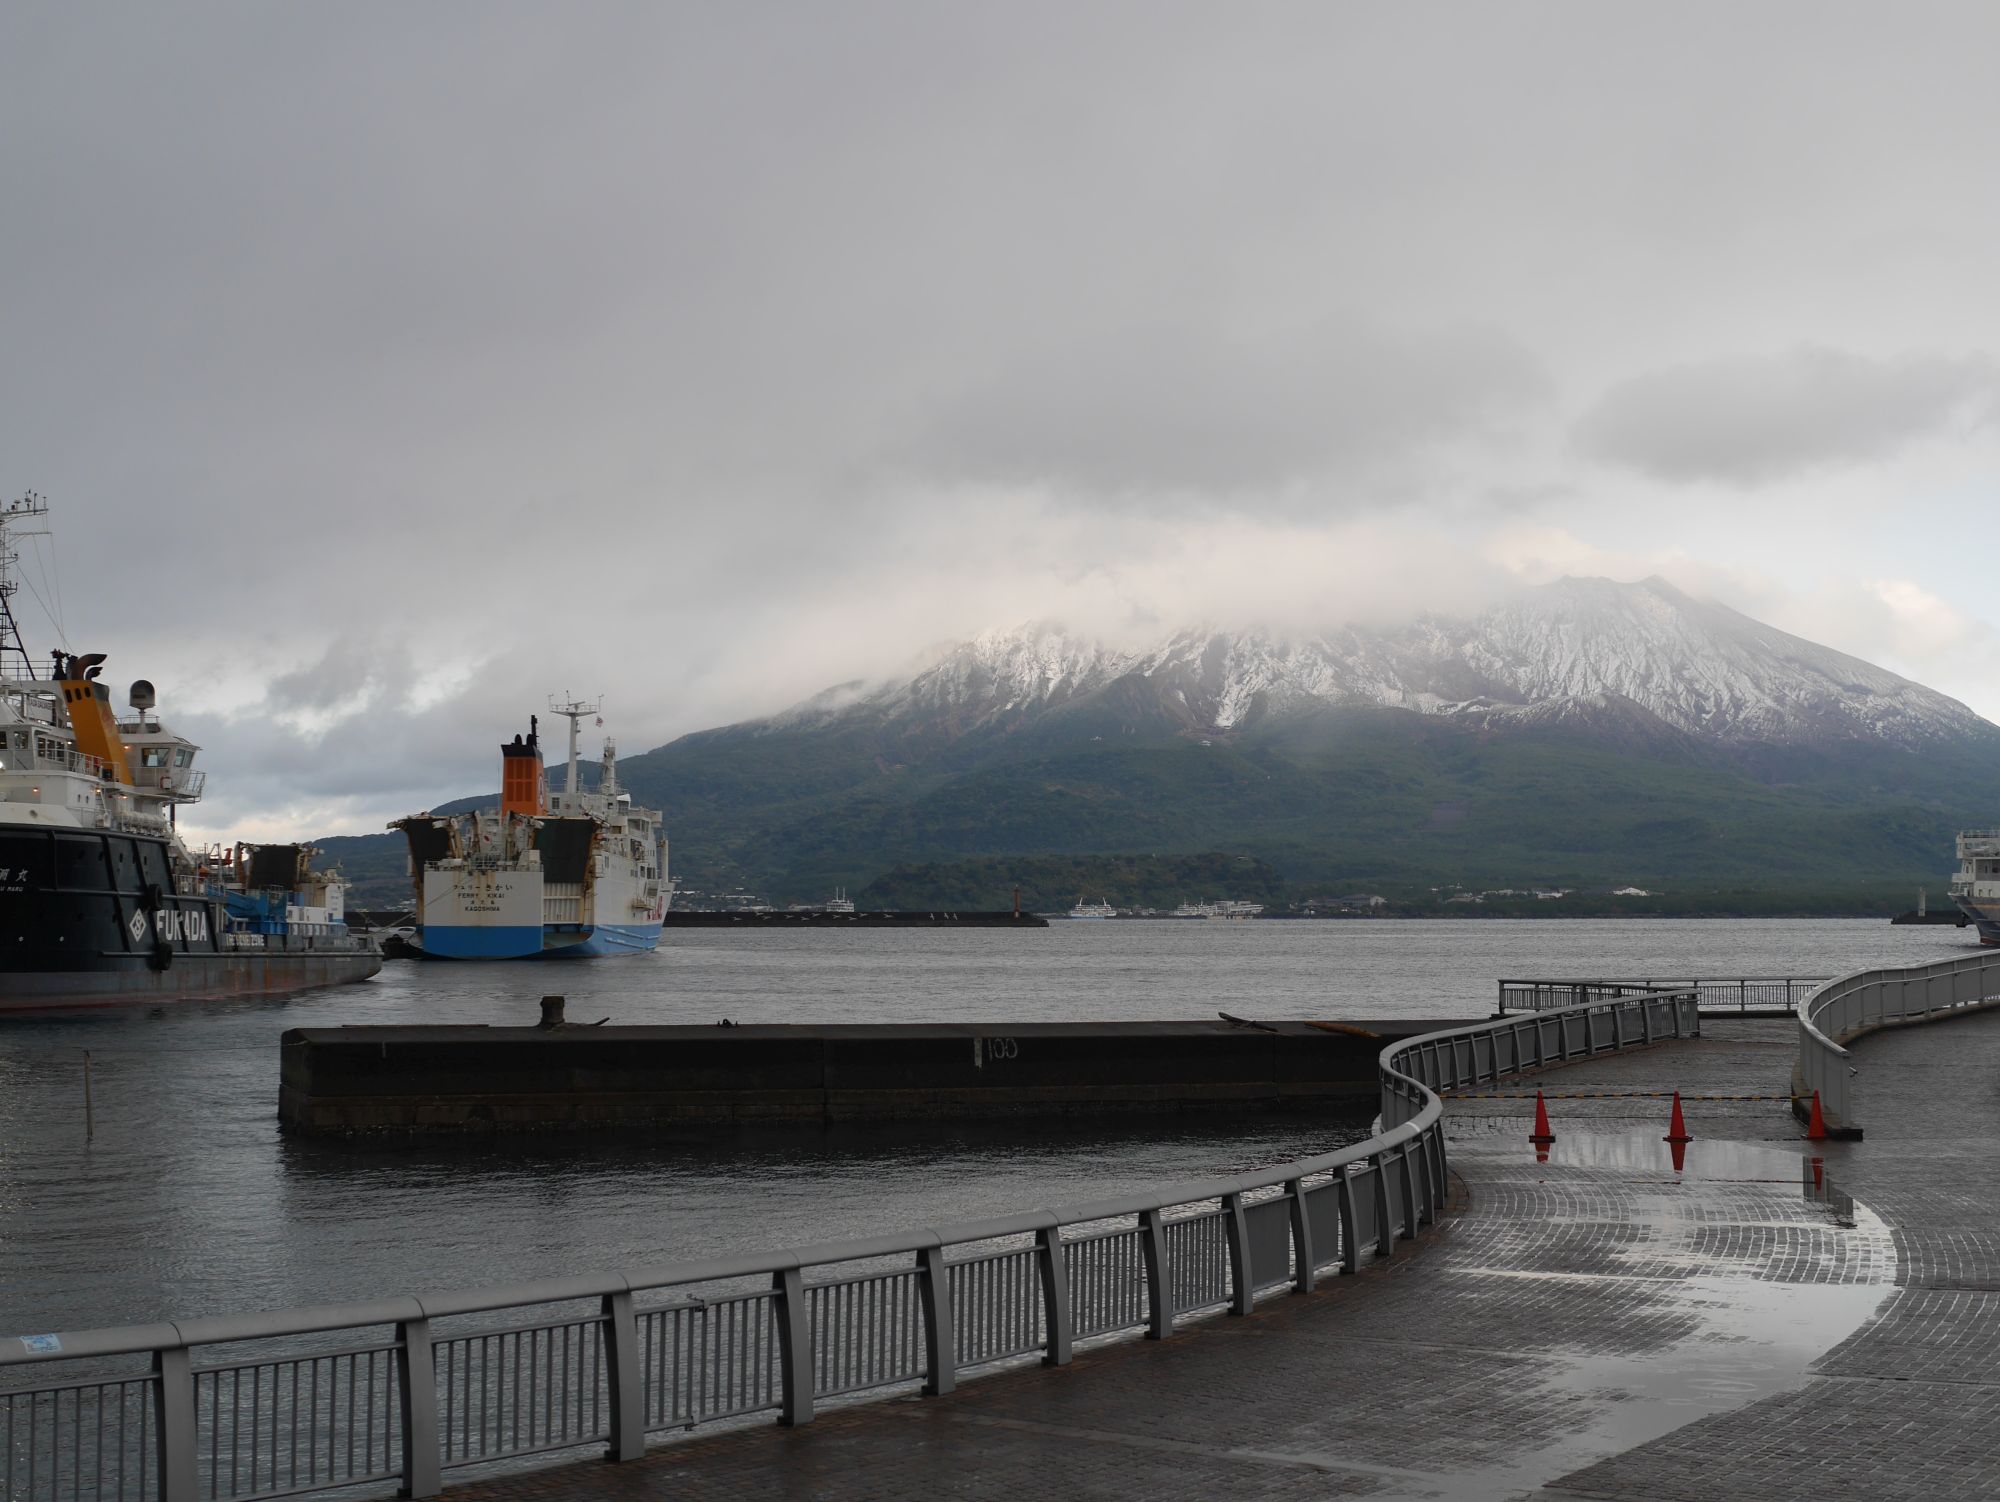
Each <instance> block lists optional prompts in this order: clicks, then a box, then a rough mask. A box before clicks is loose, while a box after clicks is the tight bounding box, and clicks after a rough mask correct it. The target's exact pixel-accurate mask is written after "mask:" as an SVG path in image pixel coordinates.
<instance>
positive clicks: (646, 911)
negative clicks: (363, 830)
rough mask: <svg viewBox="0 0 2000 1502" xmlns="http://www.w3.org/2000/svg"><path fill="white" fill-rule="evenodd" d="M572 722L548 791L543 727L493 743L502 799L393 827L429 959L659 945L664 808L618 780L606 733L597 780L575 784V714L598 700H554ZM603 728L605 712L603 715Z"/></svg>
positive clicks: (668, 888)
mask: <svg viewBox="0 0 2000 1502" xmlns="http://www.w3.org/2000/svg"><path fill="white" fill-rule="evenodd" d="M550 708H551V710H552V711H553V712H554V713H556V714H559V715H563V716H565V717H566V718H567V719H568V720H569V765H568V769H567V774H566V776H565V778H564V780H563V790H562V791H561V792H560V793H551V792H550V791H549V786H548V773H547V770H546V768H545V767H544V765H543V762H542V747H541V734H540V723H539V721H538V720H537V719H536V717H534V716H532V715H531V716H529V719H528V733H527V734H526V735H525V736H521V735H517V736H515V737H514V739H513V740H512V741H510V742H507V743H506V744H503V745H502V746H501V747H500V806H499V808H498V809H487V810H481V811H478V812H474V813H464V814H428V813H424V814H414V815H412V816H411V817H409V818H407V819H398V820H397V821H396V822H395V823H393V824H391V825H390V826H389V827H390V828H391V829H400V830H401V831H402V832H403V835H404V837H405V838H406V839H407V840H408V841H409V846H410V877H411V886H412V891H413V895H414V897H415V899H416V919H417V922H416V934H415V936H414V938H412V939H411V940H410V945H411V948H413V949H414V950H416V951H418V952H419V953H421V954H423V955H425V956H427V957H429V958H433V959H453V960H524V959H583V958H588V957H591V956H596V955H609V954H641V953H646V952H649V951H651V950H653V949H655V948H657V947H658V945H659V942H660V929H661V926H662V924H663V923H664V922H665V920H666V914H667V904H668V903H669V902H671V901H672V900H673V884H672V882H670V881H669V880H668V878H667V835H666V826H665V824H664V822H663V821H662V819H661V817H660V813H659V810H657V809H651V808H636V807H634V806H633V803H632V795H631V794H630V793H628V792H626V791H625V790H624V789H623V788H621V787H620V786H619V785H618V751H617V746H616V744H615V743H614V742H613V741H612V740H611V738H610V737H609V736H606V737H605V740H604V752H603V758H602V760H601V761H600V762H599V764H598V772H597V786H596V787H595V788H593V789H591V790H590V791H588V792H586V791H584V790H583V789H581V788H579V787H578V786H577V722H578V721H579V720H581V719H582V718H583V717H584V716H585V715H595V714H596V713H597V710H598V706H597V705H596V704H594V703H593V704H585V703H582V702H581V701H576V700H571V701H569V702H566V703H560V704H558V703H554V702H553V701H552V702H551V704H550ZM598 723H599V724H600V725H601V724H603V723H604V722H603V720H602V719H600V720H598Z"/></svg>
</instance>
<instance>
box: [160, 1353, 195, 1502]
mask: <svg viewBox="0 0 2000 1502" xmlns="http://www.w3.org/2000/svg"><path fill="white" fill-rule="evenodd" d="M153 1440H154V1444H155V1446H156V1447H157V1460H156V1464H157V1466H158V1469H159V1474H160V1502H195V1498H196V1494H197V1492H198V1490H199V1480H198V1477H197V1476H196V1473H195V1463H194V1459H195V1395H194V1363H193V1361H192V1359H191V1358H190V1357H189V1355H188V1349H187V1347H186V1346H169V1347H163V1348H162V1349H160V1350H156V1351H154V1352H153Z"/></svg>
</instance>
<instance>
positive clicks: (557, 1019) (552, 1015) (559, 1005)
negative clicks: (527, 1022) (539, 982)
mask: <svg viewBox="0 0 2000 1502" xmlns="http://www.w3.org/2000/svg"><path fill="white" fill-rule="evenodd" d="M562 1025H563V999H562V998H561V997H560V996H544V997H543V998H542V1020H541V1021H540V1022H537V1023H536V1024H535V1026H536V1027H540V1028H552V1027H561V1026H562Z"/></svg>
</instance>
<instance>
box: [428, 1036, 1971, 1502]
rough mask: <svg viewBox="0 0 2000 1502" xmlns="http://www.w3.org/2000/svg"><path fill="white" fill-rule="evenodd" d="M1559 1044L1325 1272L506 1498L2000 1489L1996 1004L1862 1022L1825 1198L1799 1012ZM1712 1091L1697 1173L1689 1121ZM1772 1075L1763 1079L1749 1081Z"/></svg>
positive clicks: (1859, 1493) (492, 1494) (503, 1493)
mask: <svg viewBox="0 0 2000 1502" xmlns="http://www.w3.org/2000/svg"><path fill="white" fill-rule="evenodd" d="M1705 1029H1706V1030H1707V1033H1708V1036H1707V1037H1706V1038H1704V1039H1703V1040H1701V1041H1698V1042H1690V1043H1686V1044H1671V1045H1664V1046H1662V1047H1659V1048H1655V1049H1652V1050H1648V1051H1645V1052H1643V1053H1638V1054H1628V1055H1620V1056H1607V1057H1604V1058H1600V1059H1596V1060H1591V1061H1587V1062H1584V1063H1579V1064H1575V1065H1571V1066H1569V1067H1567V1068H1563V1069H1559V1070H1549V1071H1546V1072H1545V1073H1544V1074H1543V1075H1541V1076H1540V1077H1539V1081H1538V1082H1539V1083H1541V1084H1542V1085H1543V1086H1544V1087H1545V1088H1546V1090H1547V1091H1548V1093H1549V1095H1550V1097H1551V1098H1550V1100H1549V1103H1548V1104H1549V1109H1550V1113H1551V1117H1552V1121H1553V1125H1554V1128H1555V1132H1556V1141H1555V1143H1554V1145H1553V1147H1552V1148H1551V1150H1550V1152H1549V1154H1548V1158H1547V1161H1545V1162H1538V1161H1537V1160H1536V1156H1535V1153H1534V1150H1533V1149H1532V1148H1531V1147H1530V1146H1529V1144H1528V1143H1527V1141H1526V1136H1527V1132H1528V1124H1529V1122H1530V1120H1531V1119H1532V1113H1533V1110H1534V1102H1533V1097H1532V1095H1531V1094H1525V1093H1524V1092H1521V1091H1519V1090H1518V1089H1516V1088H1515V1087H1514V1086H1513V1084H1512V1083H1511V1082H1510V1083H1509V1084H1508V1085H1506V1086H1504V1087H1502V1088H1501V1089H1497V1090H1495V1091H1493V1092H1492V1093H1493V1094H1504V1095H1509V1096H1511V1097H1512V1098H1507V1099H1466V1100H1462V1101H1456V1102H1454V1103H1453V1104H1452V1105H1451V1107H1450V1110H1451V1117H1452V1144H1453V1145H1452V1167H1453V1170H1454V1183H1453V1200H1452V1204H1451V1206H1450V1208H1449V1210H1448V1212H1447V1214H1446V1215H1445V1216H1444V1217H1443V1219H1442V1221H1441V1223H1440V1225H1439V1227H1438V1229H1437V1230H1436V1232H1435V1233H1432V1234H1427V1235H1426V1236H1425V1237H1424V1238H1423V1239H1422V1240H1420V1241H1419V1242H1417V1243H1414V1244H1404V1245H1403V1247H1402V1249H1401V1250H1399V1251H1398V1254H1397V1255H1396V1257H1394V1258H1393V1259H1391V1260H1389V1261H1387V1262H1380V1263H1376V1264H1374V1265H1372V1266H1371V1267H1369V1268H1367V1269H1365V1270H1364V1271H1363V1272H1362V1273H1361V1274H1360V1275H1358V1276H1355V1277H1349V1278H1335V1279H1329V1280H1328V1281H1326V1282H1324V1283H1322V1285H1321V1289H1320V1291H1319V1292H1316V1293H1314V1294H1312V1295H1308V1296H1304V1297H1299V1296H1290V1295H1287V1296H1281V1297H1277V1298H1273V1299H1269V1300H1267V1301H1265V1302H1262V1303H1260V1304H1259V1305H1258V1306H1257V1308H1256V1310H1255V1311H1254V1312H1253V1313H1252V1314H1250V1315H1248V1316H1246V1317H1242V1318H1229V1317H1227V1316H1218V1317H1214V1318H1209V1319H1205V1320H1201V1321H1198V1322H1193V1323H1190V1324H1187V1325H1184V1326H1183V1327H1181V1328H1180V1329H1179V1330H1177V1331H1176V1333H1175V1335H1174V1336H1173V1337H1172V1338H1171V1339H1169V1340H1167V1341H1163V1342H1124V1343H1118V1344H1111V1345H1105V1346H1100V1347H1098V1348H1096V1349H1093V1350H1086V1351H1082V1352H1080V1353H1079V1354H1078V1356H1077V1357H1076V1360H1075V1361H1074V1362H1073V1363H1072V1364H1071V1365H1070V1366H1068V1367H1065V1368H1062V1369H1057V1370H1044V1369H1041V1368H1038V1367H1028V1368H1023V1369H1020V1370H1015V1371H1009V1372H1004V1373H1000V1374H997V1375H993V1376H989V1377H985V1378H977V1379H973V1380H970V1381H967V1382H966V1383H965V1385H964V1386H963V1387H961V1388H960V1389H959V1390H958V1391H957V1392H956V1393H954V1394H952V1395H950V1396H948V1397H944V1398H929V1399H920V1398H916V1397H894V1398H888V1399H883V1400H879V1401H875V1402H872V1403H859V1404H854V1405H851V1406H847V1407H844V1408H836V1409H833V1410H830V1411H825V1412H823V1413H822V1415H821V1416H820V1418H819V1419H817V1420H816V1421H815V1422H814V1423H812V1424H811V1425H808V1426H805V1427H802V1428H798V1429H790V1430H787V1429H780V1428H777V1427H775V1426H762V1427H755V1428H745V1429H740V1430H735V1431H731V1432H726V1433H713V1434H703V1435H697V1436H694V1437H691V1438H688V1439H683V1440H676V1441H672V1442H667V1443H662V1444H660V1445H659V1446H658V1448H656V1449H655V1451H654V1452H653V1454H652V1455H650V1456H649V1457H648V1458H647V1459H646V1460H644V1461H640V1462H634V1463H630V1464H627V1465H622V1466H608V1465H605V1464H603V1463H602V1462H600V1461H589V1462H584V1463H581V1464H573V1465H567V1466H560V1467H555V1468H551V1469H545V1470H540V1471H535V1472H529V1473H523V1474H519V1475H512V1476H506V1477H497V1478H493V1479H491V1480H487V1481H483V1482H477V1483H472V1484H468V1485H464V1486H459V1487H454V1488H451V1489H450V1491H449V1492H448V1494H447V1495H449V1496H452V1497H455V1498H458V1499H461V1502H473V1499H479V1502H486V1499H494V1502H498V1499H501V1498H510V1499H527V1498H544V1497H585V1498H591V1497H604V1498H713V1497H734V1496H742V1495H748V1494H752V1493H755V1494H759V1495H765V1496H775V1497H787V1498H790V1497H798V1498H816V1499H829V1502H832V1499H842V1498H849V1497H853V1498H861V1497H912V1498H915V1497H926V1498H928V1497H951V1498H995V1499H999V1498H1007V1499H1012V1498H1015V1497H1017V1496H1018V1495H1020V1494H1023V1493H1034V1494H1040V1495H1049V1496H1078V1497H1082V1496H1088V1497H1106V1498H1114V1497H1133V1498H1148V1499H1152V1498H1162V1497H1165V1498H1179V1497H1209V1496H1213V1495H1217V1494H1224V1495H1246V1496H1260V1497H1261V1496H1269V1497H1293V1496H1297V1497H1332V1496H1361V1497H1380V1498H1468V1499H1469V1498H1495V1497H1519V1496H1528V1495H1533V1496H1541V1497H1550V1498H1561V1497H1592V1498H1620V1499H1624V1498H1630V1499H1683V1498H1685V1499H1695V1498H1701V1499H1707V1498H1714V1497H1720V1496H1725V1495H1753V1496H1759V1497H1763V1498H1794V1497H1796V1498H1801V1499H1804V1498H1812V1499H1815V1502H1818V1499H1828V1498H1843V1497H1855V1498H1859V1497H1867V1498H1871V1499H1874V1498H1902V1497H1911V1498H1915V1497H1927V1498H1928V1497H1969V1496H1982V1495H1993V1494H1995V1493H1996V1492H2000V1444H1996V1442H1995V1440H1994V1438H1993V1436H1994V1435H1995V1434H1996V1433H2000V1430H1996V1428H1995V1420H1996V1419H2000V1204H1996V1197H2000V1174H1996V1172H1995V1170H1994V1167H1993V1165H1994V1162H1995V1159H1994V1156H1993V1153H1994V1150H1995V1149H1996V1148H2000V1070H1996V1069H1995V1068H1994V1067H1993V1066H1994V1065H1995V1064H1996V1063H2000V1017H1996V1016H1985V1017H1970V1018H1965V1019H1961V1020H1958V1021H1953V1022H1949V1023H1944V1024H1940V1025H1938V1026H1935V1027H1929V1028H1911V1029H1905V1030H1901V1031H1898V1032H1893V1033H1887V1034H1882V1035H1879V1036H1877V1037H1874V1038H1870V1039H1868V1040H1865V1041H1864V1042H1863V1043H1862V1044H1861V1045H1860V1047H1859V1049H1858V1050H1857V1056H1858V1061H1859V1063H1860V1064H1861V1066H1862V1067H1863V1069H1864V1070H1865V1072H1866V1082H1865V1083H1866V1087H1867V1096H1866V1099H1867V1102H1868V1106H1869V1112H1870V1114H1869V1116H1868V1118H1867V1128H1868V1136H1867V1138H1866V1139H1865V1140H1864V1141H1863V1142H1860V1143H1843V1144H1825V1145H1824V1146H1825V1147H1827V1148H1828V1149H1829V1150H1828V1151H1826V1152H1825V1154H1824V1156H1825V1159H1826V1169H1827V1171H1828V1172H1830V1173H1831V1174H1832V1175H1833V1176H1834V1179H1835V1181H1836V1182H1838V1183H1839V1184H1840V1185H1841V1187H1843V1188H1845V1189H1846V1190H1848V1191H1849V1192H1850V1193H1851V1194H1852V1195H1853V1196H1854V1198H1855V1200H1856V1208H1855V1214H1854V1218H1853V1221H1852V1223H1851V1224H1843V1223H1842V1222H1841V1221H1839V1220H1837V1219H1836V1218H1835V1217H1834V1216H1833V1215H1832V1214H1831V1213H1830V1212H1829V1211H1828V1210H1827V1209H1826V1208H1825V1207H1824V1206H1821V1205H1818V1204H1814V1203H1810V1202H1808V1201H1806V1200H1805V1199H1804V1198H1803V1196H1802V1195H1801V1192H1800V1187H1799V1186H1800V1168H1801V1161H1802V1154H1803V1153H1804V1151H1805V1150H1806V1144H1805V1143H1804V1142H1803V1141H1801V1140H1800V1136H1801V1134H1800V1129H1799V1128H1798V1126H1797V1124H1796V1123H1795V1122H1794V1121H1793V1119H1792V1117H1791V1115H1790V1114H1789V1110H1788V1108H1787V1105H1786V1103H1785V1102H1784V1101H1783V1099H1782V1098H1774V1097H1780V1096H1781V1095H1782V1092H1783V1090H1784V1089H1785V1085H1786V1082H1787V1080H1788V1077H1789V1072H1790V1067H1791V1058H1792V1030H1791V1029H1792V1025H1791V1024H1790V1023H1788V1022H1775V1023H1772V1022H1743V1021H1726V1022H1710V1023H1707V1024H1705ZM1671 1089H1679V1090H1681V1091H1682V1092H1683V1094H1684V1104H1685V1109H1686V1113H1687V1125H1688V1128H1689V1130H1690V1132H1691V1133H1692V1134H1693V1136H1694V1139H1695V1140H1694V1141H1693V1142H1692V1143H1691V1144H1689V1145H1688V1148H1687V1151H1686V1153H1685V1157H1684V1165H1683V1167H1682V1169H1681V1171H1679V1172H1676V1171H1675V1168H1674V1165H1673V1162H1672V1158H1671V1150H1670V1148H1669V1146H1668V1144H1666V1143H1665V1142H1663V1141H1662V1140H1661V1138H1662V1137H1663V1136H1664V1134H1665V1132H1666V1129H1667V1122H1668V1109H1669V1105H1668V1102H1667V1101H1666V1100H1665V1099H1664V1098H1660V1097H1659V1096H1657V1095H1656V1094H1655V1093H1654V1092H1657V1091H1661V1090H1671ZM1757 1097H1763V1098H1761V1099H1760V1098H1757Z"/></svg>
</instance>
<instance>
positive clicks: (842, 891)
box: [824, 887, 854, 913]
mask: <svg viewBox="0 0 2000 1502" xmlns="http://www.w3.org/2000/svg"><path fill="white" fill-rule="evenodd" d="M824 911H826V912H829V913H851V912H853V911H854V899H853V898H851V897H849V896H848V895H847V888H846V887H835V888H834V889H833V895H832V896H831V897H829V898H828V899H827V901H826V907H825V909H824Z"/></svg>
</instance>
